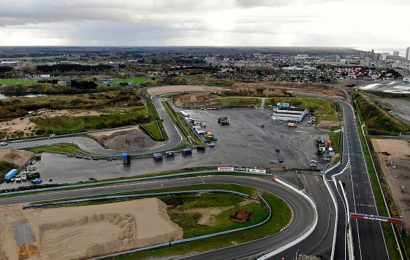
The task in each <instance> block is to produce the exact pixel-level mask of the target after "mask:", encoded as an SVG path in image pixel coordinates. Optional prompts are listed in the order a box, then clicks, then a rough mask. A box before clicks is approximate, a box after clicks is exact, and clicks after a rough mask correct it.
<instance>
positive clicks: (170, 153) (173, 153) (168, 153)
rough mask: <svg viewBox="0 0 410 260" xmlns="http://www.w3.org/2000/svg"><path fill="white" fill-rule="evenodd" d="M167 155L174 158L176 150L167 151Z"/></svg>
mask: <svg viewBox="0 0 410 260" xmlns="http://www.w3.org/2000/svg"><path fill="white" fill-rule="evenodd" d="M165 157H167V158H174V157H175V152H174V151H168V152H165Z"/></svg>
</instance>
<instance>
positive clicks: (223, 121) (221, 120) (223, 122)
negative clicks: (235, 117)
mask: <svg viewBox="0 0 410 260" xmlns="http://www.w3.org/2000/svg"><path fill="white" fill-rule="evenodd" d="M218 123H219V124H221V125H229V124H230V122H229V119H228V117H226V116H223V117H220V118H218Z"/></svg>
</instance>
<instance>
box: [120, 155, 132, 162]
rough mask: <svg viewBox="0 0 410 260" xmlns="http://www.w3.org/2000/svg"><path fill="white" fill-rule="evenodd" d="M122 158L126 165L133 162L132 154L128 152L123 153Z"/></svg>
mask: <svg viewBox="0 0 410 260" xmlns="http://www.w3.org/2000/svg"><path fill="white" fill-rule="evenodd" d="M121 160H122V163H123V164H124V165H130V164H131V155H129V154H128V153H122V154H121Z"/></svg>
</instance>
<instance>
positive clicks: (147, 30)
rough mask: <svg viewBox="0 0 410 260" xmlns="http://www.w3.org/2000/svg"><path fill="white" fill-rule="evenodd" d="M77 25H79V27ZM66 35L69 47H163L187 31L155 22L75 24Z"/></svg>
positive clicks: (92, 22)
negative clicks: (165, 43) (162, 45)
mask: <svg viewBox="0 0 410 260" xmlns="http://www.w3.org/2000/svg"><path fill="white" fill-rule="evenodd" d="M76 25H79V26H78V27H77V26H76ZM73 27H75V28H72V29H70V30H67V31H66V32H65V34H64V37H65V41H66V43H67V44H68V45H71V44H72V45H119V46H125V45H128V46H137V45H161V44H164V42H167V41H171V40H173V39H175V38H178V37H180V36H181V35H182V34H183V33H184V32H185V30H184V29H180V28H175V27H173V26H172V25H170V24H166V23H159V22H155V21H144V22H138V23H133V22H104V21H103V22H100V21H89V22H83V23H81V24H74V26H73Z"/></svg>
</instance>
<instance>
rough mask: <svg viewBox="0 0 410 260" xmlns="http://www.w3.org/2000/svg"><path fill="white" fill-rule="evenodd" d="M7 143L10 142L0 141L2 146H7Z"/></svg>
mask: <svg viewBox="0 0 410 260" xmlns="http://www.w3.org/2000/svg"><path fill="white" fill-rule="evenodd" d="M6 145H8V143H6V142H1V143H0V146H6Z"/></svg>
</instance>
